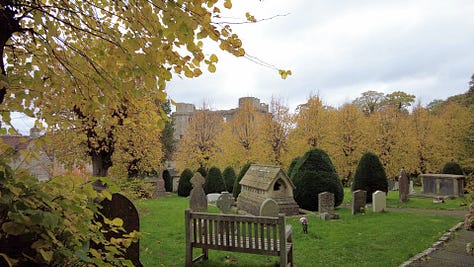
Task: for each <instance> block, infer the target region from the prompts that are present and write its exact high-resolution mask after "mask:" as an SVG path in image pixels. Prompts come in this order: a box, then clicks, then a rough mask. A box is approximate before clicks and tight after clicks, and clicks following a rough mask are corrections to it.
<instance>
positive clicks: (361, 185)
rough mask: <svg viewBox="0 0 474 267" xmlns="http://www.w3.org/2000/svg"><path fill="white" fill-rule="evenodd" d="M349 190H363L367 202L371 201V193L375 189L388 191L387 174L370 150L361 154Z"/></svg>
mask: <svg viewBox="0 0 474 267" xmlns="http://www.w3.org/2000/svg"><path fill="white" fill-rule="evenodd" d="M351 190H352V191H355V190H365V191H366V192H367V203H372V194H373V193H374V192H375V191H377V190H380V191H383V192H385V193H387V192H388V181H387V174H386V173H385V170H384V168H383V166H382V163H381V162H380V160H379V157H377V155H375V154H374V153H372V152H367V153H365V154H364V155H362V158H361V159H360V161H359V164H358V165H357V169H356V172H355V175H354V181H353V183H352V188H351Z"/></svg>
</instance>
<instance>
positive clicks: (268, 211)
mask: <svg viewBox="0 0 474 267" xmlns="http://www.w3.org/2000/svg"><path fill="white" fill-rule="evenodd" d="M278 210H279V208H278V203H277V202H276V201H275V200H273V199H271V198H267V199H265V200H264V201H263V202H262V205H260V216H270V217H278Z"/></svg>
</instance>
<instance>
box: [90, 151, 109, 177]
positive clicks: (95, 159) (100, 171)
mask: <svg viewBox="0 0 474 267" xmlns="http://www.w3.org/2000/svg"><path fill="white" fill-rule="evenodd" d="M111 157H112V154H110V153H107V152H105V151H101V152H99V153H96V152H93V153H92V155H91V158H92V176H96V177H107V176H108V174H109V168H110V167H111V166H112V160H111Z"/></svg>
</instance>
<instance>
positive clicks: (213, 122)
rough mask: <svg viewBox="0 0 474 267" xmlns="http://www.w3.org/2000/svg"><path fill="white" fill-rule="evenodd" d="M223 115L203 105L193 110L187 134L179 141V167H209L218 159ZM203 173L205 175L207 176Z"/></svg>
mask: <svg viewBox="0 0 474 267" xmlns="http://www.w3.org/2000/svg"><path fill="white" fill-rule="evenodd" d="M222 123H223V119H222V117H221V116H220V115H219V114H217V113H216V112H213V111H211V110H209V109H206V108H205V107H203V108H202V109H200V110H196V111H194V112H193V114H192V115H191V117H190V118H189V120H188V124H187V126H186V130H185V134H184V136H183V138H182V139H181V140H180V142H179V146H178V151H177V155H176V156H175V158H176V159H179V160H178V167H180V166H187V167H189V168H197V167H202V168H204V169H206V168H209V167H210V165H211V164H213V163H214V162H215V161H216V160H217V159H216V158H217V153H218V150H219V149H218V144H217V138H218V136H219V135H220V132H221V131H222ZM201 174H203V177H206V175H204V174H205V173H201Z"/></svg>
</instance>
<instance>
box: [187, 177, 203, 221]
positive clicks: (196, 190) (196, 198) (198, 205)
mask: <svg viewBox="0 0 474 267" xmlns="http://www.w3.org/2000/svg"><path fill="white" fill-rule="evenodd" d="M190 182H191V184H192V186H193V189H191V192H190V194H189V208H190V209H191V210H192V211H203V212H206V211H207V196H206V193H205V192H204V189H203V188H202V185H203V184H204V182H205V180H204V177H202V175H201V174H200V173H199V172H196V174H194V176H193V178H191V180H190Z"/></svg>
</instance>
